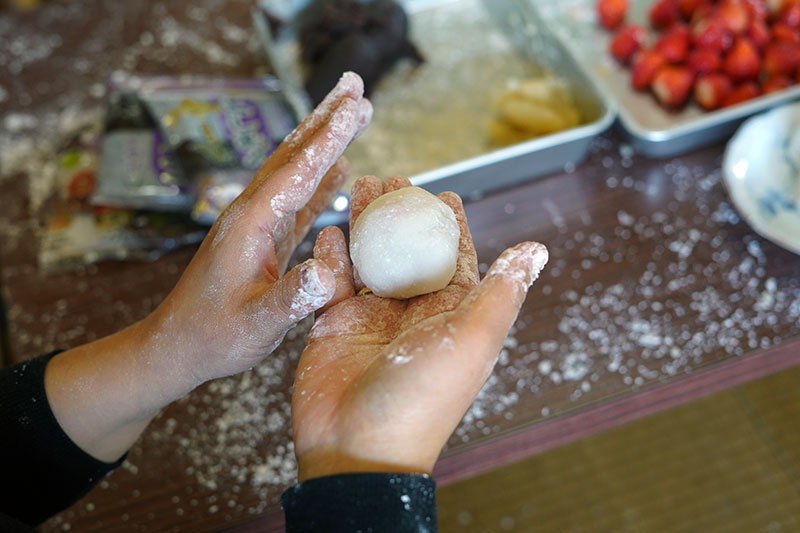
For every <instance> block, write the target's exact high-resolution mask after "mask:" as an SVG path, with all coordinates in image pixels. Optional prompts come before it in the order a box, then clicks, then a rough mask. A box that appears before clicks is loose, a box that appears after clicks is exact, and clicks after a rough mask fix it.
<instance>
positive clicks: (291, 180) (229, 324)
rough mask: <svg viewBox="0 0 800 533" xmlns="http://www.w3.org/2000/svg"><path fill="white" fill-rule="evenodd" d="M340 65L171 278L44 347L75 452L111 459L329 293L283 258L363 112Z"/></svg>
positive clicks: (276, 338)
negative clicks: (112, 315)
mask: <svg viewBox="0 0 800 533" xmlns="http://www.w3.org/2000/svg"><path fill="white" fill-rule="evenodd" d="M363 92H364V86H363V83H362V82H361V78H359V77H358V76H357V75H356V74H353V73H347V74H345V75H344V76H342V79H341V80H340V81H339V84H338V85H337V86H336V87H335V88H334V89H333V90H332V91H331V93H330V94H329V95H328V97H327V98H326V99H325V100H324V101H323V102H322V103H321V104H320V105H319V106H317V108H316V109H315V110H314V112H313V113H312V114H311V115H309V116H308V117H307V118H306V119H305V120H304V121H303V123H302V124H300V125H299V126H298V127H297V128H296V129H295V130H294V131H293V132H292V133H291V134H289V136H288V137H287V138H286V140H284V142H283V143H281V145H280V146H279V147H278V149H277V150H276V151H275V152H274V153H273V154H272V155H271V156H270V157H269V158H268V159H267V160H266V162H265V163H264V164H263V165H262V167H261V168H260V169H259V171H258V172H257V173H256V175H255V177H254V178H253V181H252V183H251V184H250V186H249V187H247V189H246V190H245V191H244V192H243V193H242V194H241V195H240V196H239V197H238V198H237V199H236V200H235V201H234V202H233V203H232V204H231V206H230V207H229V208H228V209H226V210H225V212H223V213H222V215H221V216H220V217H219V219H218V220H217V222H216V224H214V226H213V227H212V228H211V231H210V232H209V234H208V236H207V237H206V239H205V240H204V241H203V244H202V245H201V246H200V249H199V250H198V251H197V253H196V254H195V256H194V258H193V259H192V262H191V263H190V264H189V266H188V267H187V268H186V271H185V272H184V273H183V275H182V276H181V279H180V280H179V281H178V284H177V285H176V286H175V288H174V289H173V290H172V292H170V294H169V295H168V296H167V297H166V299H165V300H164V301H163V302H162V303H161V305H160V306H159V307H158V308H157V309H156V310H155V311H154V312H153V313H151V314H150V315H149V316H148V317H146V318H145V319H144V320H142V321H141V322H137V323H136V324H133V325H131V326H129V327H127V328H125V329H123V330H122V331H119V332H117V333H115V334H114V335H111V336H109V337H105V338H103V339H100V340H97V341H95V342H92V343H89V344H86V345H83V346H79V347H77V348H74V349H72V350H68V351H66V352H64V353H62V354H59V355H57V356H55V357H54V358H53V359H52V360H51V361H50V363H49V364H48V365H47V372H46V375H45V388H46V390H47V396H48V400H49V402H50V405H51V407H52V409H53V412H54V414H55V416H56V419H57V420H58V422H59V424H61V427H62V428H63V429H64V431H65V432H66V433H67V435H69V436H70V438H71V439H72V440H73V441H74V442H75V443H76V444H78V446H80V447H81V448H82V449H83V450H84V451H86V452H88V453H90V454H91V455H93V456H94V457H97V458H99V459H102V460H104V461H113V460H116V459H117V458H118V457H119V456H120V455H122V453H124V451H125V450H127V449H128V448H129V447H130V445H131V444H132V443H133V441H134V440H135V439H136V438H137V437H138V436H139V434H140V433H141V431H142V430H143V429H144V427H145V426H146V425H147V423H148V422H149V421H150V420H151V419H152V417H153V416H155V414H156V413H157V412H158V410H159V409H161V408H162V407H164V406H165V405H166V404H168V403H170V402H171V401H173V400H175V399H177V398H179V397H181V396H183V395H184V394H186V393H187V392H189V391H190V390H192V389H193V388H195V387H196V386H198V385H200V384H201V383H203V382H205V381H208V380H210V379H213V378H217V377H221V376H226V375H229V374H234V373H236V372H241V371H243V370H246V369H248V368H251V367H253V366H254V365H256V364H257V363H258V362H260V361H261V360H262V359H263V358H264V357H266V356H267V355H268V354H269V353H270V352H271V351H272V350H273V349H274V348H275V347H276V346H277V345H278V343H279V342H280V341H281V339H282V338H283V336H284V334H285V333H286V332H287V331H288V330H289V328H291V327H293V326H294V325H295V324H297V322H298V321H300V320H302V319H303V318H304V317H305V316H307V315H309V314H310V313H313V312H314V311H316V310H317V309H319V308H321V307H322V306H323V305H325V303H326V302H328V301H329V300H330V299H331V297H332V296H333V295H334V292H335V290H336V284H335V279H334V273H333V272H332V271H331V269H330V268H329V267H328V266H327V265H326V264H325V263H324V262H323V261H319V260H315V259H312V260H310V261H306V262H305V263H303V264H301V265H299V266H297V267H296V268H294V269H292V270H291V271H290V272H288V273H286V274H284V271H285V270H286V266H287V264H288V262H289V256H290V255H291V253H292V252H293V251H294V248H295V246H297V244H298V243H299V242H300V241H301V240H302V239H303V238H304V236H305V235H306V233H307V232H308V230H309V228H310V227H311V225H312V223H313V222H314V219H315V218H316V217H317V216H318V215H319V214H320V213H321V212H322V211H323V210H324V209H325V208H326V207H327V206H328V205H329V204H330V202H331V200H332V199H333V198H334V196H335V195H336V193H337V192H338V191H339V189H340V188H341V185H342V183H343V182H344V179H345V178H346V176H347V171H348V169H347V163H346V162H345V161H344V159H340V157H341V155H342V152H344V150H345V148H347V146H348V145H349V144H350V142H351V141H352V140H353V139H354V138H355V137H356V136H358V134H360V133H361V132H362V131H363V130H364V128H365V127H366V126H367V124H368V123H369V120H370V117H371V116H372V106H371V104H370V103H369V101H368V100H367V99H366V98H363V97H362V94H363Z"/></svg>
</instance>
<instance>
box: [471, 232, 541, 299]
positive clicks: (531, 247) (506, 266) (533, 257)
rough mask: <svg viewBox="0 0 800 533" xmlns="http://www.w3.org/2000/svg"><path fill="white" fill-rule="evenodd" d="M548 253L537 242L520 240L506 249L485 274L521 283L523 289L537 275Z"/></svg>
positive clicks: (528, 285) (529, 284) (536, 277)
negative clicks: (520, 241)
mask: <svg viewBox="0 0 800 533" xmlns="http://www.w3.org/2000/svg"><path fill="white" fill-rule="evenodd" d="M549 258H550V254H549V252H548V250H547V247H546V246H545V245H544V244H542V243H539V242H532V241H529V242H522V243H519V244H517V245H516V246H512V247H511V248H508V249H506V250H505V251H503V253H502V254H500V257H498V258H497V260H495V262H494V263H493V264H492V266H491V267H490V268H489V271H488V272H487V274H486V276H487V277H489V276H499V277H502V278H504V279H508V280H513V281H516V282H519V283H520V284H522V285H523V286H524V288H525V290H527V289H528V287H530V286H531V285H532V284H533V282H534V281H536V279H538V277H539V273H540V272H541V271H542V269H543V268H544V266H545V265H546V264H547V261H548V259H549Z"/></svg>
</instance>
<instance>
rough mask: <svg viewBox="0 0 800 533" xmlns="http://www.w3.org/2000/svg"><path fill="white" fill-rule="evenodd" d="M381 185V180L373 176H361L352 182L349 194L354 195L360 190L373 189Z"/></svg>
mask: <svg viewBox="0 0 800 533" xmlns="http://www.w3.org/2000/svg"><path fill="white" fill-rule="evenodd" d="M382 186H383V184H382V183H381V180H379V179H378V178H377V177H375V176H361V177H360V178H358V179H357V180H356V181H355V182H354V183H353V187H352V188H351V189H350V195H351V196H355V195H356V194H358V193H359V192H361V191H362V190H373V189H377V188H378V187H382Z"/></svg>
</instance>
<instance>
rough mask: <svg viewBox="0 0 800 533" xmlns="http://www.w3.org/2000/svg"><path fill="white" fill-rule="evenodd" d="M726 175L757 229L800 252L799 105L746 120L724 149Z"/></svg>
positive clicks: (734, 196) (732, 192) (739, 206)
mask: <svg viewBox="0 0 800 533" xmlns="http://www.w3.org/2000/svg"><path fill="white" fill-rule="evenodd" d="M722 177H723V182H724V183H725V186H726V187H727V189H728V194H729V195H730V197H731V200H732V201H733V204H734V205H735V206H736V209H737V211H739V213H740V214H741V215H742V218H744V219H745V220H746V221H747V222H748V224H750V226H751V227H752V228H753V229H754V230H755V231H757V232H758V233H759V234H761V235H763V236H764V237H766V238H767V239H769V240H771V241H772V242H774V243H775V244H778V245H780V246H783V247H784V248H786V249H787V250H791V251H792V252H794V253H796V254H800V103H797V104H791V105H787V106H783V107H779V108H777V109H773V110H772V111H769V112H767V113H764V114H762V115H758V116H755V117H753V118H750V119H748V120H747V121H746V122H744V123H743V124H742V126H741V127H740V128H739V130H738V131H737V132H736V134H735V135H734V136H733V138H732V139H731V140H730V142H729V143H728V146H727V148H726V149H725V156H724V159H723V161H722Z"/></svg>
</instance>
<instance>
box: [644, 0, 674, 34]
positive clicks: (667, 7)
mask: <svg viewBox="0 0 800 533" xmlns="http://www.w3.org/2000/svg"><path fill="white" fill-rule="evenodd" d="M680 19H681V12H680V10H679V9H678V5H677V4H676V3H675V0H658V1H657V2H656V3H655V4H653V6H652V7H651V8H650V25H651V26H653V27H654V28H656V29H663V28H669V27H670V26H672V25H673V24H675V23H676V22H678V21H679V20H680Z"/></svg>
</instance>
